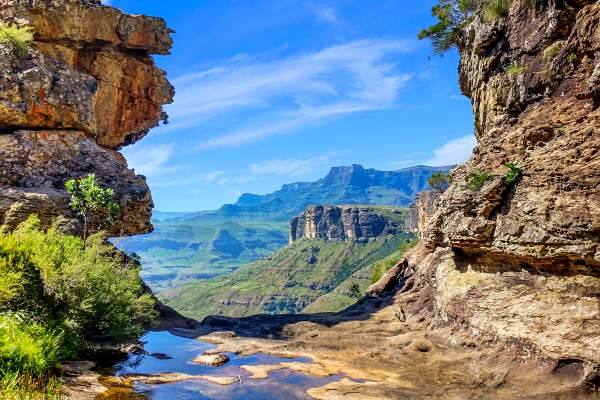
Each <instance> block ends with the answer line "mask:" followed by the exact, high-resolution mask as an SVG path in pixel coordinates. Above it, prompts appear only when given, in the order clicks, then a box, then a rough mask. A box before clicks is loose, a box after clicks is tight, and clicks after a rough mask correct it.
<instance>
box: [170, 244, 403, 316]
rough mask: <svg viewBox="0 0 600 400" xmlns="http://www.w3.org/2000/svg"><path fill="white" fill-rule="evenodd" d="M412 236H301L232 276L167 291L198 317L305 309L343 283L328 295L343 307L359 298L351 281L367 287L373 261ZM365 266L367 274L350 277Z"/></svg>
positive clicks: (333, 303) (333, 304)
mask: <svg viewBox="0 0 600 400" xmlns="http://www.w3.org/2000/svg"><path fill="white" fill-rule="evenodd" d="M412 238H413V236H412V235H411V234H408V233H401V234H398V235H394V236H385V237H382V238H380V239H377V240H374V241H370V242H368V243H359V242H357V241H350V242H344V241H331V240H330V241H328V240H323V239H319V240H310V239H301V240H298V241H296V242H294V243H292V244H291V245H290V246H288V247H286V248H284V249H282V250H280V251H278V252H276V253H275V254H273V256H272V257H269V258H267V259H264V260H261V261H258V262H256V263H254V264H251V265H248V266H245V267H242V268H240V269H239V270H237V271H236V272H234V273H232V274H230V275H227V276H224V277H220V278H216V279H212V280H207V281H206V280H205V281H196V282H190V283H189V284H186V285H183V286H182V287H180V288H177V289H174V290H172V291H168V292H165V293H164V295H165V297H166V301H167V304H169V305H170V306H172V307H174V308H175V309H177V310H178V311H181V312H183V313H184V314H186V315H189V316H192V317H198V318H200V317H204V316H207V315H210V314H219V315H228V316H242V315H252V314H260V313H271V314H286V313H299V312H303V311H304V310H305V308H306V307H308V306H309V305H310V304H311V303H313V302H314V301H316V300H317V299H318V298H319V297H321V296H323V295H325V294H327V293H330V292H332V291H334V290H335V289H336V288H338V287H339V286H340V285H344V290H343V291H340V295H339V296H333V295H332V296H330V300H331V301H329V302H328V305H327V307H329V308H335V309H336V311H339V310H341V309H343V308H345V307H347V306H349V305H351V304H353V303H354V302H356V300H357V299H356V297H355V296H352V293H351V292H350V286H351V284H352V283H353V282H354V281H357V282H359V284H360V288H361V290H364V289H366V287H367V286H368V283H370V279H371V275H372V266H373V264H374V263H376V262H378V261H380V260H382V259H384V258H386V257H387V256H389V255H391V254H393V253H394V252H396V251H397V250H398V249H399V248H400V246H401V245H403V244H405V243H406V242H407V241H411V240H412ZM363 268H365V270H364V271H363V274H362V275H364V277H363V278H360V279H359V278H357V277H355V278H351V277H352V275H353V274H354V273H356V272H357V271H360V270H362V269H363Z"/></svg>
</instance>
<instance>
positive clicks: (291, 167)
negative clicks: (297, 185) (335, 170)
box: [249, 154, 333, 177]
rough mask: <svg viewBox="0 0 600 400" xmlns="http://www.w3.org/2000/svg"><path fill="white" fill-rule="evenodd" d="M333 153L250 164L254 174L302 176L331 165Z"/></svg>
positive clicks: (251, 171)
mask: <svg viewBox="0 0 600 400" xmlns="http://www.w3.org/2000/svg"><path fill="white" fill-rule="evenodd" d="M332 157H333V154H323V155H320V156H315V157H308V158H303V159H288V160H271V161H264V162H261V163H257V164H251V165H250V168H249V170H250V173H251V174H253V175H277V176H290V177H300V176H303V175H306V174H307V173H309V172H312V171H314V170H316V169H319V168H322V167H325V166H329V165H330V164H331V162H332Z"/></svg>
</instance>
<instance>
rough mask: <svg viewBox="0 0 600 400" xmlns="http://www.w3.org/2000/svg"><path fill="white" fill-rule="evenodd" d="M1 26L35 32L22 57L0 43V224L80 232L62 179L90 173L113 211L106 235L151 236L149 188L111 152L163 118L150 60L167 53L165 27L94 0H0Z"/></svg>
mask: <svg viewBox="0 0 600 400" xmlns="http://www.w3.org/2000/svg"><path fill="white" fill-rule="evenodd" d="M0 22H2V23H4V24H8V25H14V26H21V27H23V26H27V27H30V28H31V29H32V31H33V33H34V41H33V43H32V45H31V46H29V47H28V48H27V49H25V50H23V51H15V49H14V48H13V46H11V44H10V43H0V76H1V84H0V224H7V225H11V226H14V225H16V224H18V223H19V222H21V221H22V220H23V219H25V218H27V216H28V215H29V214H31V213H36V214H38V216H39V217H40V219H41V220H42V222H43V223H44V224H46V225H48V224H50V223H52V222H53V220H55V219H56V217H58V216H63V217H66V218H68V220H69V222H68V224H67V227H68V230H69V231H70V232H72V233H80V232H81V230H82V226H81V221H79V219H78V218H77V217H76V216H75V215H74V214H73V213H72V212H71V211H70V209H69V206H68V195H67V193H66V191H65V182H66V181H67V180H68V179H70V178H75V177H82V176H85V175H88V174H90V173H94V174H96V176H97V177H98V178H99V181H100V183H101V184H102V185H104V186H110V187H112V188H114V190H115V193H116V197H117V199H118V202H119V204H120V206H121V209H120V215H119V217H118V219H117V221H116V223H115V224H114V226H113V227H112V229H111V232H110V233H111V234H113V235H131V234H139V233H146V232H149V231H151V230H152V225H151V223H150V216H151V211H152V207H153V203H152V197H151V194H150V190H149V188H148V186H147V184H146V180H145V178H144V177H143V176H140V175H136V174H135V173H134V172H133V171H132V170H130V169H129V168H128V167H127V162H126V160H125V159H124V158H123V156H122V155H121V154H120V153H119V149H120V148H122V147H123V146H127V145H130V144H132V143H135V142H136V141H138V140H140V139H141V138H143V137H144V136H145V135H146V133H147V132H148V131H149V129H150V128H152V127H154V126H156V125H157V124H158V122H159V121H161V120H166V114H165V113H164V112H163V108H162V107H163V105H164V104H167V103H170V102H171V101H172V99H173V94H174V91H173V87H172V86H171V85H170V84H169V82H168V81H167V79H166V77H165V73H164V71H161V70H160V69H158V68H157V67H156V66H155V64H154V62H153V60H152V57H151V55H152V54H168V53H169V51H170V48H171V45H172V40H171V38H170V33H171V31H170V30H169V29H168V28H167V26H166V24H165V22H164V21H163V20H162V19H160V18H154V17H147V16H140V15H127V14H124V13H122V12H120V11H119V10H117V9H115V8H112V7H107V6H103V5H101V4H100V1H93V0H35V1H25V0H0Z"/></svg>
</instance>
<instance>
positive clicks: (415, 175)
mask: <svg viewBox="0 0 600 400" xmlns="http://www.w3.org/2000/svg"><path fill="white" fill-rule="evenodd" d="M451 168H452V166H446V167H427V166H415V167H410V168H403V169H399V170H396V171H379V170H376V169H373V168H370V169H366V168H364V167H363V166H362V165H358V164H353V165H350V166H341V167H333V168H331V170H330V171H329V173H328V174H327V176H325V177H324V178H321V179H319V180H317V181H315V182H296V183H290V184H286V185H283V186H282V187H281V189H279V190H277V191H275V192H273V193H269V194H265V195H256V194H250V193H246V194H243V195H242V196H241V197H240V198H239V200H238V201H237V202H236V203H235V204H228V205H225V206H223V207H222V208H221V209H220V210H218V212H219V213H221V214H224V215H239V214H244V213H247V212H270V213H276V214H280V215H282V216H283V215H285V217H286V218H291V217H292V216H294V215H297V214H299V213H301V212H302V211H303V210H304V209H305V208H306V207H307V206H309V205H312V204H365V205H374V204H375V205H392V206H408V205H409V204H411V203H412V202H413V201H414V200H415V196H416V194H417V193H419V192H421V191H423V190H425V189H426V188H427V180H428V179H429V177H430V176H431V175H432V174H433V173H434V172H439V171H444V172H446V171H448V170H450V169H451Z"/></svg>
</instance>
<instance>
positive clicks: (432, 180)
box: [427, 172, 450, 193]
mask: <svg viewBox="0 0 600 400" xmlns="http://www.w3.org/2000/svg"><path fill="white" fill-rule="evenodd" d="M427 184H428V185H429V186H431V188H432V189H434V190H437V191H438V192H440V193H443V192H444V191H445V190H446V189H448V187H449V186H450V177H449V176H448V174H445V173H443V172H434V173H433V174H432V175H431V176H430V177H429V179H428V180H427Z"/></svg>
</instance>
